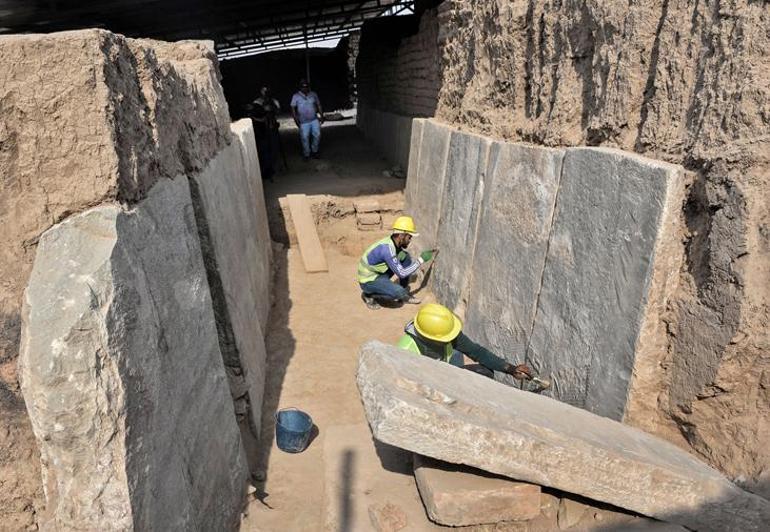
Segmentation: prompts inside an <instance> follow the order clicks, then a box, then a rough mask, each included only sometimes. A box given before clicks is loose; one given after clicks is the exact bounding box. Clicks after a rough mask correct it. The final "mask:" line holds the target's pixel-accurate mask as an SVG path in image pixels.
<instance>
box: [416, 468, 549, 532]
mask: <svg viewBox="0 0 770 532" xmlns="http://www.w3.org/2000/svg"><path fill="white" fill-rule="evenodd" d="M414 478H415V481H416V482H417V489H419V490H420V497H422V501H423V504H425V510H426V512H427V513H428V517H430V519H431V520H432V521H435V522H436V523H440V524H442V525H447V526H468V525H479V524H486V523H499V522H500V521H524V520H527V519H533V518H535V517H537V516H538V515H539V514H540V486H536V485H534V484H527V483H526V482H516V481H515V480H511V479H508V478H502V477H499V476H495V475H492V474H490V473H487V472H485V471H479V470H478V469H472V468H469V467H465V466H459V465H456V464H448V463H447V462H442V461H440V460H434V459H432V458H427V457H425V456H420V455H419V454H416V455H414Z"/></svg>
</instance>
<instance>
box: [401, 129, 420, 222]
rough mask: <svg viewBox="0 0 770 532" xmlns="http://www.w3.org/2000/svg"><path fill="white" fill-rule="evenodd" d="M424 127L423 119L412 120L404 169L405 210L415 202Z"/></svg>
mask: <svg viewBox="0 0 770 532" xmlns="http://www.w3.org/2000/svg"><path fill="white" fill-rule="evenodd" d="M424 126H425V119H424V118H414V119H412V130H411V135H410V141H409V163H408V165H407V169H406V186H405V187H404V203H405V205H406V206H407V207H406V208H407V210H408V209H409V206H410V205H414V202H415V201H416V200H417V187H418V186H419V183H420V150H421V148H422V132H423V129H424Z"/></svg>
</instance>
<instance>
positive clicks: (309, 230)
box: [286, 194, 329, 272]
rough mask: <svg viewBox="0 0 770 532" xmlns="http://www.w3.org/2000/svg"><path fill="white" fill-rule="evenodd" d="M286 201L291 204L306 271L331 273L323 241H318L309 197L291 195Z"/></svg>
mask: <svg viewBox="0 0 770 532" xmlns="http://www.w3.org/2000/svg"><path fill="white" fill-rule="evenodd" d="M286 200H287V201H288V202H289V211H290V212H291V219H292V221H293V222H294V231H295V232H296V233H297V241H298V242H299V252H300V255H302V263H303V264H304V265H305V271H306V272H327V271H329V266H328V265H327V264H326V255H324V250H323V248H322V247H321V241H320V240H319V239H318V233H317V232H316V229H315V222H314V221H313V214H312V213H311V212H310V203H308V201H307V196H305V195H304V194H289V195H288V196H286Z"/></svg>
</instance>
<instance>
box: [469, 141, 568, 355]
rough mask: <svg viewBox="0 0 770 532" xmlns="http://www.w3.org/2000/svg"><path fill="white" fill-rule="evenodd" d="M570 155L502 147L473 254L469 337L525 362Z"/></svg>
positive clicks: (493, 158)
mask: <svg viewBox="0 0 770 532" xmlns="http://www.w3.org/2000/svg"><path fill="white" fill-rule="evenodd" d="M563 157H564V152H563V151H562V150H552V149H547V148H535V147H530V146H523V145H519V144H508V143H494V144H493V145H492V147H491V148H490V154H489V177H488V178H487V179H486V182H485V186H484V200H483V205H482V210H481V215H480V219H479V223H478V235H477V237H476V242H475V251H474V252H473V266H472V268H471V269H470V271H471V274H472V280H471V287H470V303H469V310H468V312H467V323H466V331H467V332H468V334H469V335H470V336H471V337H472V338H474V339H476V340H477V341H480V342H482V343H483V344H484V345H486V346H488V347H489V348H491V349H493V350H495V351H496V352H497V353H499V354H500V355H501V356H505V357H506V358H508V360H509V361H510V362H517V363H520V362H523V357H524V351H525V349H526V345H527V343H528V341H529V335H530V334H531V331H532V323H533V321H534V319H535V309H536V306H537V295H538V292H539V290H540V282H541V277H542V272H543V267H544V264H545V256H546V251H547V249H548V237H549V234H550V231H551V222H552V219H553V210H554V203H555V201H556V195H557V189H558V187H559V180H560V178H561V171H562V168H561V166H562V159H563Z"/></svg>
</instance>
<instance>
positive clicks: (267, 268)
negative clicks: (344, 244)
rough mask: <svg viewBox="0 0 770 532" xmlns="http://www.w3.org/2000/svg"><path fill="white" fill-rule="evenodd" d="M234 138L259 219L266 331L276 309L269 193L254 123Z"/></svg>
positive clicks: (237, 128)
mask: <svg viewBox="0 0 770 532" xmlns="http://www.w3.org/2000/svg"><path fill="white" fill-rule="evenodd" d="M230 129H231V131H232V132H233V135H234V138H235V139H236V140H237V141H238V142H239V143H240V146H241V154H242V156H243V162H244V171H245V173H246V176H247V177H248V179H249V181H250V184H251V186H250V190H251V194H252V203H251V208H252V209H253V210H254V216H255V218H256V224H257V225H256V234H255V235H254V236H253V237H252V238H253V242H254V243H255V245H256V246H257V252H256V263H255V264H254V265H252V266H253V267H254V268H256V271H255V273H254V277H253V279H254V282H255V285H256V287H257V293H259V294H261V297H260V299H259V301H258V302H257V309H258V310H259V324H260V325H261V326H262V330H263V331H264V330H265V327H267V318H268V315H269V314H270V307H271V306H272V280H273V269H272V264H273V241H272V238H271V236H270V226H269V224H268V220H267V206H266V205H265V192H264V189H263V187H262V174H261V173H260V171H259V159H258V157H257V145H256V143H255V141H254V129H253V127H252V124H251V120H239V121H238V122H234V123H233V124H232V125H231V126H230Z"/></svg>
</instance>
